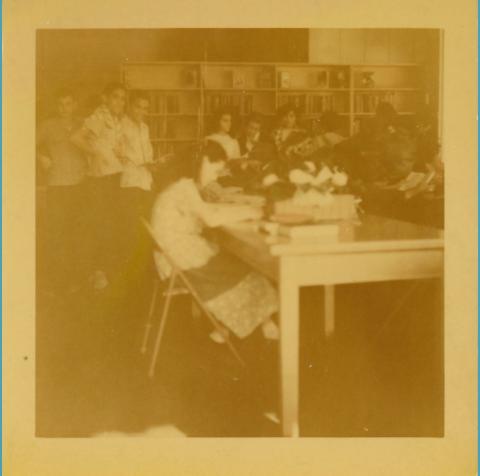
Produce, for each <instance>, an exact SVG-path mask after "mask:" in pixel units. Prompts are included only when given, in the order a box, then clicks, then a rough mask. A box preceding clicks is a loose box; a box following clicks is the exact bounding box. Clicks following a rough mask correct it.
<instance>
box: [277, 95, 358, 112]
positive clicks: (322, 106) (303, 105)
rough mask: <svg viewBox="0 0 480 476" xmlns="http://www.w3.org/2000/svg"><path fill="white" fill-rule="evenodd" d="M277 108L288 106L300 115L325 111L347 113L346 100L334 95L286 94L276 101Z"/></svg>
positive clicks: (342, 96)
mask: <svg viewBox="0 0 480 476" xmlns="http://www.w3.org/2000/svg"><path fill="white" fill-rule="evenodd" d="M278 103H279V106H280V107H282V106H283V105H285V104H290V105H291V106H293V107H294V108H295V109H297V110H298V111H299V112H300V113H301V114H317V113H323V112H325V111H334V112H347V111H348V98H347V97H346V96H345V95H335V94H315V95H311V94H309V95H305V94H288V95H282V96H280V97H279V100H278Z"/></svg>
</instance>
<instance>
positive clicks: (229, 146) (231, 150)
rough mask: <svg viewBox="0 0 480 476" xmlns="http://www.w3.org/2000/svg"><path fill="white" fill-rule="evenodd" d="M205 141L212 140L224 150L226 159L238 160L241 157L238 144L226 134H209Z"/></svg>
mask: <svg viewBox="0 0 480 476" xmlns="http://www.w3.org/2000/svg"><path fill="white" fill-rule="evenodd" d="M205 139H207V140H213V141H214V142H217V143H218V144H220V145H221V146H222V147H223V148H224V150H225V152H226V154H227V158H228V159H239V158H240V157H241V153H240V145H239V144H238V141H237V139H234V138H233V137H231V136H229V135H228V134H220V133H215V134H210V135H209V136H207V137H206V138H205Z"/></svg>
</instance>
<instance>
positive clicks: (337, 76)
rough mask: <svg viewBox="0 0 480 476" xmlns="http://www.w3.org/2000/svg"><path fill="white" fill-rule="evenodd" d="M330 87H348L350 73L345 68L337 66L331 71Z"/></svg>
mask: <svg viewBox="0 0 480 476" xmlns="http://www.w3.org/2000/svg"><path fill="white" fill-rule="evenodd" d="M329 73H330V74H329V81H328V87H329V88H335V89H337V88H339V89H344V88H347V87H348V82H349V81H348V73H347V71H346V70H345V69H343V68H337V69H334V70H332V71H330V72H329Z"/></svg>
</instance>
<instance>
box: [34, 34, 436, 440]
mask: <svg viewBox="0 0 480 476" xmlns="http://www.w3.org/2000/svg"><path fill="white" fill-rule="evenodd" d="M443 44H444V35H443V31H442V30H441V29H433V28H431V29H419V28H381V29H380V28H357V29H353V28H340V29H333V28H330V29H326V28H316V29H315V28H313V29H312V28H248V29H247V28H162V29H39V30H37V32H36V183H35V196H36V227H35V230H36V231H35V243H36V244H35V247H36V275H35V276H36V277H35V279H36V317H35V320H36V329H35V345H36V351H35V352H36V361H35V435H36V437H40V438H65V437H75V438H86V437H88V438H102V437H114V436H122V437H139V436H145V437H153V438H154V437H159V438H162V437H166V438H172V437H173V438H187V437H348V438H352V437H353V438H372V437H418V438H422V437H423V438H425V437H428V438H442V437H443V436H444V434H445V428H444V420H445V416H444V415H445V395H444V378H445V365H444V319H443V316H444V298H443V296H444V288H443V283H444V232H443V230H444V157H443ZM25 133H26V134H28V131H25Z"/></svg>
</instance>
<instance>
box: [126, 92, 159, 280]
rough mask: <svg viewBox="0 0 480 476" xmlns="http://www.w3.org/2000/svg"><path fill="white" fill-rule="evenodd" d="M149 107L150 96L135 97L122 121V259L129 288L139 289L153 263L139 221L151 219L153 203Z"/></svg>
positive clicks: (138, 95)
mask: <svg viewBox="0 0 480 476" xmlns="http://www.w3.org/2000/svg"><path fill="white" fill-rule="evenodd" d="M149 106H150V104H149V98H148V96H146V95H144V94H141V93H136V94H134V95H133V96H132V97H130V99H129V106H128V109H127V114H126V115H125V116H124V117H123V119H122V129H123V142H122V151H121V158H122V160H123V162H124V168H123V172H122V176H121V178H120V187H121V194H122V202H121V203H122V214H123V220H122V228H123V232H122V238H123V240H122V241H123V252H122V257H123V258H124V266H125V269H126V270H127V273H128V275H129V276H128V278H129V281H130V284H131V285H139V286H140V288H142V282H143V278H144V277H145V272H144V271H145V270H146V267H147V265H148V262H149V261H150V259H149V258H150V253H149V252H150V246H149V245H150V240H149V238H148V235H147V233H146V231H145V230H144V227H143V226H142V223H141V220H140V219H141V218H145V219H148V218H149V217H150V212H151V206H152V202H153V197H152V182H153V178H152V172H151V170H150V168H151V167H152V166H153V148H152V144H151V142H150V132H149V129H148V125H147V124H146V122H145V119H146V117H147V114H148V110H149Z"/></svg>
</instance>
